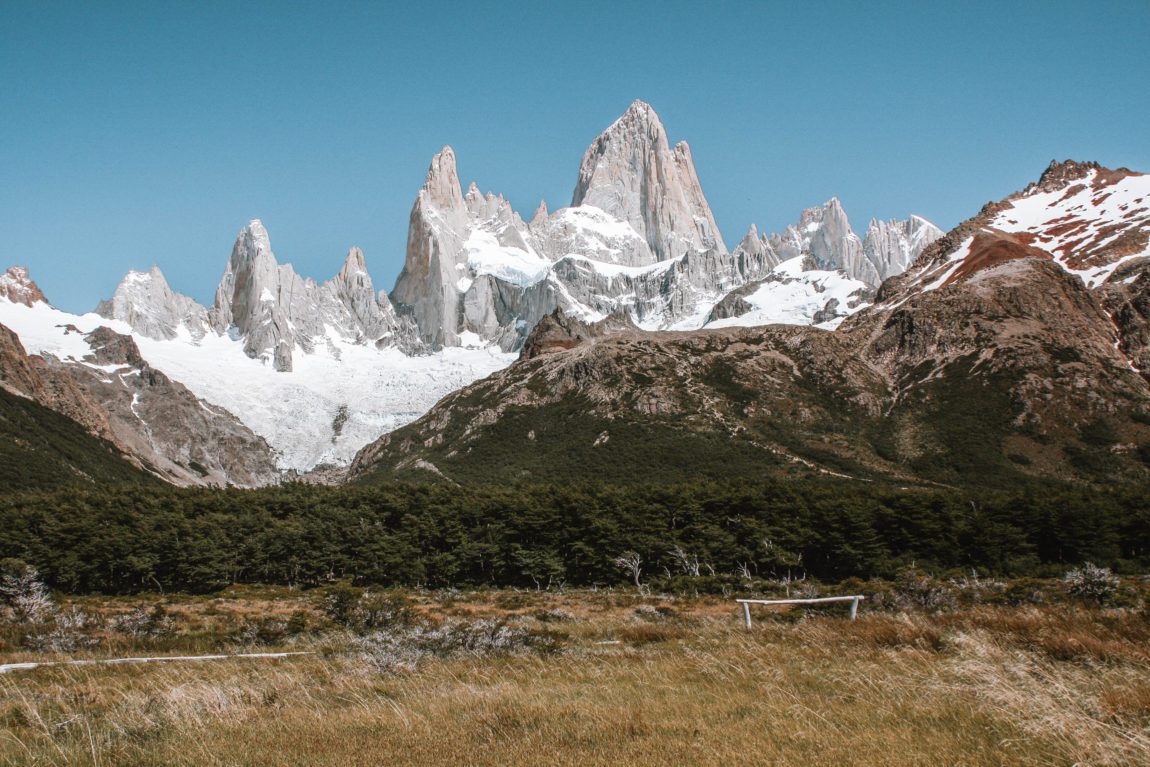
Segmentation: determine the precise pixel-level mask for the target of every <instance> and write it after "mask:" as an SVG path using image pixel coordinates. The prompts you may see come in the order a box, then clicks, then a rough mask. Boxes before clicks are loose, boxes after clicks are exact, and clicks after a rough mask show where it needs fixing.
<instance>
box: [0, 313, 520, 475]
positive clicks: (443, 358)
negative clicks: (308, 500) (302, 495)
mask: <svg viewBox="0 0 1150 767" xmlns="http://www.w3.org/2000/svg"><path fill="white" fill-rule="evenodd" d="M0 324H4V325H7V326H8V327H10V328H11V329H12V330H13V331H15V332H16V334H17V335H19V336H20V340H21V342H22V343H23V344H24V347H25V349H26V350H27V352H28V353H29V354H40V355H52V356H54V357H57V358H58V359H61V360H65V361H68V360H71V361H75V362H80V363H83V358H84V357H85V356H86V355H87V354H89V353H90V352H91V350H90V349H89V347H88V344H87V342H85V341H84V338H83V336H84V335H85V334H87V333H90V332H91V331H93V330H95V329H96V328H97V327H99V326H100V325H105V326H107V327H110V328H112V329H113V330H115V331H116V332H117V333H123V334H125V335H131V336H132V337H133V338H134V339H135V341H136V344H137V345H138V346H139V347H140V352H141V354H142V355H143V357H144V359H145V360H147V361H148V363H149V364H150V365H152V367H154V368H156V369H158V370H161V371H163V372H164V373H165V374H167V375H168V376H169V377H170V378H172V379H174V380H176V381H179V382H180V383H182V384H184V385H185V386H187V387H188V389H190V390H191V391H192V393H193V394H195V395H196V396H197V397H199V398H201V399H203V400H204V401H205V402H208V403H210V404H212V405H215V406H218V407H222V408H224V409H226V410H228V411H229V412H231V413H232V415H234V416H236V418H238V419H239V420H240V421H242V422H243V423H244V425H246V426H247V427H248V428H250V429H251V430H252V431H254V432H255V433H256V434H258V435H260V436H262V437H263V438H264V439H266V440H267V441H268V444H269V445H271V447H272V448H273V449H274V450H275V451H276V452H277V462H278V464H279V466H280V468H282V469H295V470H297V471H306V470H308V469H311V468H313V467H315V466H316V465H319V464H325V463H330V464H336V465H345V464H347V463H349V462H350V461H351V459H352V458H353V457H354V456H355V453H356V452H357V451H358V450H359V449H360V448H362V447H363V446H364V445H366V444H367V443H369V442H371V441H372V440H374V439H376V438H378V437H379V436H380V435H382V434H385V433H386V432H389V431H392V430H394V429H397V428H399V427H401V426H403V425H405V424H407V423H410V422H411V421H414V420H415V419H417V418H419V417H420V416H421V415H423V414H424V413H426V412H427V411H428V410H429V409H431V406H432V405H434V404H435V403H436V402H438V401H439V400H440V399H441V398H443V397H444V396H446V395H447V394H449V393H451V392H453V391H455V390H456V389H459V388H461V387H463V386H466V385H467V384H469V383H471V382H473V381H475V380H478V379H480V378H483V377H485V376H487V375H490V374H491V373H494V372H495V371H497V370H500V369H502V368H504V367H506V366H507V365H510V364H511V362H512V361H513V360H514V359H515V357H516V355H515V354H506V353H502V352H500V351H499V349H498V347H481V348H474V347H473V348H447V349H444V350H443V351H442V352H439V353H437V354H431V355H426V356H418V357H408V356H406V355H405V354H403V353H401V352H399V351H396V350H395V349H386V350H376V349H374V348H371V347H367V346H359V345H356V344H353V343H349V342H345V341H339V340H335V341H331V342H330V343H328V342H327V341H325V342H324V343H322V344H317V345H316V351H315V353H313V354H303V353H300V352H299V351H298V349H297V354H295V355H294V360H293V362H294V368H295V369H294V370H293V371H292V372H288V373H278V372H276V371H275V370H274V369H273V368H272V366H271V365H270V364H265V363H263V362H261V361H259V360H254V359H251V358H250V357H248V356H247V355H246V354H244V352H243V342H242V341H240V340H233V339H231V338H229V337H227V336H217V335H215V334H214V333H208V334H206V335H205V336H204V337H203V338H201V339H199V340H198V341H197V340H196V339H193V338H192V337H191V335H190V334H189V333H187V331H186V329H185V328H183V327H181V328H180V334H179V335H178V336H177V338H175V339H173V340H171V341H157V340H153V339H150V338H145V337H143V336H140V335H139V334H135V333H132V331H131V328H129V327H128V326H127V324H125V323H123V322H117V321H115V320H109V319H106V318H104V317H101V316H99V315H97V314H92V313H89V314H83V315H74V314H69V313H67V312H62V311H60V310H58V309H55V308H53V307H51V306H48V305H47V304H42V303H37V304H34V305H33V306H32V307H27V306H23V305H20V304H13V303H11V302H9V301H7V300H3V299H0ZM69 326H71V328H69ZM83 364H87V363H83ZM89 366H90V367H96V366H93V365H89ZM341 408H342V409H345V412H346V421H345V422H344V423H343V424H342V425H341V426H338V427H337V416H338V415H340V413H341Z"/></svg>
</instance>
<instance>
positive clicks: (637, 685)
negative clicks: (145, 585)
mask: <svg viewBox="0 0 1150 767" xmlns="http://www.w3.org/2000/svg"><path fill="white" fill-rule="evenodd" d="M1030 586H1033V587H1034V588H1038V589H1041V588H1044V587H1043V586H1041V585H1034V584H1030ZM1028 587H1029V586H1028ZM1045 588H1048V587H1045ZM971 602H972V600H959V601H957V602H954V603H951V604H949V605H947V606H946V607H945V608H943V609H929V608H927V607H925V606H924V607H920V608H916V607H914V606H910V607H906V606H904V607H895V606H893V605H891V604H889V603H887V604H884V603H882V600H881V599H879V600H876V601H873V602H872V603H871V604H869V605H868V603H866V602H864V603H863V608H862V610H861V613H860V617H859V619H858V620H856V621H850V620H847V619H846V617H845V614H846V610H845V607H843V606H842V605H838V606H835V607H828V608H826V609H824V610H819V611H813V610H807V611H801V610H790V611H783V610H777V609H773V608H764V607H760V608H757V609H756V611H755V616H756V621H755V625H754V627H753V628H752V629H751V630H747V629H746V628H744V627H743V625H742V616H741V613H740V611H739V610H738V609H737V606H736V605H735V603H734V602H733V601H732V600H731V599H729V598H722V597H718V596H657V595H646V594H640V593H637V592H635V591H603V590H601V591H572V592H565V593H549V592H536V591H476V592H458V591H439V592H418V591H405V592H380V593H377V594H372V593H370V592H368V593H364V592H360V591H356V590H352V589H350V588H344V589H343V590H341V589H340V588H338V587H337V588H333V589H328V590H326V591H321V590H316V591H312V592H301V591H296V590H289V589H284V588H275V589H273V588H254V587H248V588H233V589H229V590H227V591H224V592H222V593H220V594H217V595H214V596H197V597H189V596H178V595H177V596H166V597H161V596H152V597H147V596H135V597H131V598H128V597H124V598H116V597H78V598H71V599H63V600H61V608H62V614H73V615H75V614H84V615H86V616H88V618H87V620H88V624H87V625H88V626H89V628H88V629H87V630H86V631H87V633H86V634H85V636H86V639H85V641H84V642H82V643H80V644H78V645H76V646H73V647H71V648H70V649H69V651H68V652H60V651H58V650H52V649H41V650H39V651H32V650H29V649H27V642H24V643H23V644H22V643H21V640H20V637H19V631H17V630H16V629H15V628H14V627H13V626H11V625H9V626H7V627H6V628H5V632H6V633H4V634H3V635H0V662H2V663H12V662H18V661H46V660H53V659H57V660H58V659H63V658H78V657H89V658H98V657H105V658H109V657H123V656H127V655H174V654H196V653H211V652H269V651H277V650H285V651H293V652H309V653H313V654H310V655H295V656H291V657H287V658H282V659H267V658H232V659H225V660H212V661H176V662H167V663H146V664H132V665H79V666H77V665H55V666H42V667H40V668H36V669H29V670H15V671H11V672H9V673H6V674H3V675H0V764H6V765H141V766H142V765H237V766H238V765H253V766H254V765H268V766H271V765H300V766H301V767H302V766H303V765H332V766H333V767H334V766H336V765H338V766H339V767H346V766H352V765H378V764H428V765H438V764H444V765H448V764H450V765H506V764H522V765H568V764H569V765H618V764H628V765H668V764H700V765H707V764H715V765H718V764H780V765H787V764H795V765H843V764H852V765H896V766H897V765H972V766H973V765H1050V764H1065V765H1073V764H1079V765H1135V764H1147V763H1150V622H1148V621H1147V618H1146V615H1145V614H1144V613H1143V612H1142V611H1141V608H1140V607H1135V606H1125V607H1100V606H1089V605H1085V604H1079V603H1074V602H1069V601H1065V600H1046V599H1042V598H1037V597H1036V598H1035V599H1034V600H1032V602H1033V603H1030V604H1002V603H997V604H995V603H981V604H979V603H971ZM157 604H159V605H162V606H163V609H162V610H161V611H159V612H158V613H157V611H156V610H155V605H157ZM125 616H127V617H125ZM133 617H134V619H135V620H134V621H133V620H132V618H133Z"/></svg>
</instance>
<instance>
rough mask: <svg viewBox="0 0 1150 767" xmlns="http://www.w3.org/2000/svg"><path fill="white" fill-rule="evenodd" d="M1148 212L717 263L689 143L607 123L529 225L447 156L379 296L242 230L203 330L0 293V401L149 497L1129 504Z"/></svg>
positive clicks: (432, 175)
mask: <svg viewBox="0 0 1150 767" xmlns="http://www.w3.org/2000/svg"><path fill="white" fill-rule="evenodd" d="M1148 202H1150V184H1148V183H1147V177H1146V176H1144V175H1142V174H1137V173H1133V172H1131V171H1127V170H1124V169H1122V170H1117V171H1114V170H1108V169H1105V168H1101V167H1099V166H1097V165H1094V164H1088V163H1086V164H1084V163H1075V162H1069V161H1068V162H1065V163H1052V164H1051V166H1050V167H1049V168H1048V169H1047V170H1046V172H1045V173H1044V174H1043V175H1042V177H1041V178H1040V179H1039V181H1038V182H1036V183H1035V184H1032V185H1031V186H1030V187H1028V188H1027V189H1025V190H1023V191H1022V192H1020V193H1018V194H1016V195H1012V196H1011V197H1008V198H1006V199H1005V200H1003V201H1001V202H997V203H991V204H988V205H987V206H986V207H984V208H983V209H982V211H980V212H979V213H978V214H977V215H976V216H974V217H972V218H971V219H969V220H967V221H964V222H963V223H962V224H960V225H959V226H958V227H956V228H955V229H954V230H952V231H951V232H949V233H946V234H945V235H944V234H943V232H942V231H941V230H939V229H938V228H937V227H935V226H934V225H933V224H931V223H930V222H928V221H926V220H925V219H923V218H921V217H919V216H913V215H912V216H910V217H909V218H907V219H906V220H892V221H872V222H870V224H869V226H868V228H867V230H866V232H865V233H864V235H863V236H862V237H861V238H860V237H859V236H858V235H856V234H855V233H854V232H853V231H852V229H851V226H850V223H849V221H848V218H847V215H846V213H845V211H844V210H843V208H842V205H841V204H840V203H839V201H838V200H837V199H831V200H829V201H828V202H826V203H825V204H824V205H821V206H817V207H812V208H809V209H807V210H805V211H803V212H802V214H801V215H800V217H799V220H798V222H797V223H796V224H794V225H792V226H790V227H788V228H787V229H786V230H785V231H784V232H782V233H778V234H771V235H761V234H760V233H759V232H758V229H757V227H755V226H754V225H752V226H751V227H750V229H749V231H748V232H747V234H746V235H745V236H744V237H743V238H742V240H741V241H739V243H738V244H737V245H736V246H735V247H734V249H732V250H728V248H727V246H726V244H725V242H724V239H723V237H722V235H721V234H720V232H719V230H718V227H717V225H716V224H715V219H714V216H713V214H712V212H711V210H710V208H709V206H708V204H707V201H706V198H705V197H704V195H703V191H702V188H701V186H700V184H699V179H698V175H697V173H696V171H695V166H694V160H693V157H692V153H691V150H690V148H689V146H688V145H687V144H686V143H685V142H680V143H678V144H676V145H674V146H672V145H671V144H670V141H669V139H668V137H667V133H666V130H665V129H664V127H663V125H662V123H661V121H660V120H659V118H658V116H657V115H656V114H655V112H654V110H653V109H652V108H651V107H650V106H649V105H647V104H645V103H643V102H641V101H636V102H634V103H633V104H632V105H631V106H630V107H629V108H628V109H627V111H626V112H625V113H624V114H623V115H622V116H621V117H620V118H619V119H618V120H616V121H615V122H614V123H613V124H612V125H611V126H609V127H608V128H607V129H606V130H605V131H604V132H603V133H602V134H600V135H599V136H598V137H597V138H596V139H595V140H594V141H593V142H592V143H591V145H590V146H589V147H588V149H587V151H586V153H585V154H584V157H583V160H582V163H581V164H580V167H579V173H578V177H577V182H576V185H575V189H574V192H573V195H572V201H571V205H570V206H568V207H566V208H561V209H558V210H555V211H553V212H552V211H550V210H549V209H548V207H547V205H546V204H545V203H540V205H539V207H538V209H537V210H536V211H535V213H534V214H533V215H532V216H531V218H530V220H528V221H525V220H524V218H523V217H521V216H520V215H519V214H518V213H517V212H516V211H515V210H513V209H512V207H511V205H510V203H509V202H508V201H507V200H505V199H504V198H503V197H501V196H498V195H495V194H492V193H487V194H484V193H482V192H481V191H480V190H479V188H478V186H477V185H475V184H474V183H472V184H471V185H470V186H469V188H468V190H467V191H466V192H464V191H463V190H462V187H461V185H460V182H459V177H458V171H457V164H456V157H455V153H454V152H453V151H452V149H451V148H450V147H445V148H444V149H443V150H442V151H441V152H440V153H438V154H437V155H436V156H435V157H434V158H433V159H432V162H431V164H430V167H429V170H428V174H427V178H426V181H425V183H424V185H423V187H422V188H421V189H420V190H419V192H418V193H417V195H416V200H415V203H414V205H413V207H412V211H411V217H410V222H409V232H408V239H407V247H406V257H405V263H404V267H403V270H402V272H401V273H400V275H399V277H398V279H397V281H396V284H395V286H394V289H393V290H392V291H391V292H390V293H386V292H383V291H378V292H377V291H376V289H375V287H374V284H373V282H372V280H371V277H370V275H369V274H368V270H367V266H366V262H365V259H364V255H363V253H362V252H360V251H359V250H358V249H356V248H352V249H351V250H350V251H349V253H348V256H347V258H346V260H345V261H344V263H343V265H342V267H341V268H340V270H339V271H338V272H337V273H336V275H335V276H334V277H333V278H332V279H330V280H328V281H327V282H323V283H317V282H315V281H313V280H311V279H308V278H304V277H301V276H300V275H298V274H297V273H296V272H295V271H294V269H293V268H292V267H291V266H290V265H289V264H280V263H279V262H278V261H277V259H276V257H275V255H274V253H273V251H272V247H271V242H270V238H269V235H268V232H267V231H266V229H265V228H264V226H263V225H262V224H261V223H260V222H259V221H252V222H250V223H249V224H248V225H246V226H245V227H243V229H242V230H241V231H240V233H239V235H238V236H237V238H236V243H235V246H234V247H233V250H232V254H231V257H230V258H229V260H228V262H227V265H226V267H225V270H224V274H223V277H222V278H221V281H220V283H219V287H218V289H217V291H216V295H215V300H214V302H213V304H212V305H211V306H210V307H206V306H202V305H200V304H198V303H197V302H196V301H194V300H193V299H191V298H189V297H187V296H184V295H181V294H179V293H177V292H174V291H172V290H171V288H170V287H169V286H168V284H167V282H166V280H165V278H164V276H163V274H162V273H161V272H160V271H159V269H157V268H153V269H151V270H150V271H148V272H131V273H129V274H128V275H127V276H126V277H125V278H124V280H123V281H122V282H121V283H120V285H119V287H118V288H117V289H116V291H115V294H114V295H113V296H112V297H111V298H110V299H108V300H106V301H103V302H101V303H100V304H99V306H98V307H97V308H96V311H95V312H93V313H91V314H85V315H71V314H67V313H65V312H61V311H59V310H57V309H55V308H53V307H51V306H50V304H48V302H47V299H46V298H45V297H44V296H43V294H42V293H41V292H40V291H39V289H38V288H37V287H36V286H35V283H34V282H33V281H32V280H31V278H30V276H29V275H28V273H27V271H26V270H23V269H21V268H19V267H15V268H12V269H10V270H9V271H8V272H7V273H6V274H5V275H3V276H2V277H0V325H4V326H7V328H10V329H11V331H13V332H10V333H8V334H7V336H6V338H7V343H6V344H5V345H3V346H0V351H2V352H3V354H2V355H0V386H3V387H4V388H5V389H7V390H8V391H9V392H12V393H15V394H17V395H19V396H22V397H24V398H26V399H30V400H33V401H35V402H36V403H38V404H40V405H43V406H45V407H48V408H51V409H53V410H55V411H56V412H58V413H61V414H63V415H64V416H67V417H68V418H71V419H73V420H75V421H76V422H77V423H79V424H81V425H83V427H84V428H85V429H86V430H87V431H88V432H89V433H90V434H92V435H95V436H97V437H99V438H100V439H102V440H104V441H105V443H106V444H110V445H112V446H114V450H116V451H118V452H119V453H120V454H121V456H122V457H124V458H125V459H126V460H127V461H129V462H130V463H133V464H135V465H136V466H137V467H139V468H141V469H142V470H144V471H147V472H149V473H151V474H153V475H157V476H159V477H161V478H163V479H165V480H167V481H170V482H174V483H177V484H211V485H223V484H231V485H238V486H256V485H263V484H270V483H274V482H277V481H280V480H281V479H283V478H285V477H299V476H306V477H309V478H315V479H317V480H320V481H337V480H340V479H342V478H343V476H344V474H345V473H346V472H350V475H351V477H352V478H354V479H356V480H358V481H370V480H371V479H372V478H381V477H407V476H413V477H415V476H423V477H432V478H436V479H447V480H450V481H470V480H482V479H500V480H504V479H516V478H532V477H555V476H559V475H567V474H569V473H571V472H573V471H574V473H580V472H584V473H586V474H587V475H588V476H592V477H599V478H605V477H612V476H615V475H616V474H618V475H619V478H621V479H622V478H625V477H626V476H629V475H633V474H634V472H635V471H636V470H637V468H638V467H643V468H644V470H646V471H649V472H651V473H652V474H665V475H668V476H674V475H681V474H691V473H700V474H714V475H724V474H729V473H730V472H732V471H743V472H751V473H752V474H753V473H756V472H757V473H764V472H765V473H783V474H791V473H796V472H798V473H810V472H814V473H824V472H829V473H835V474H845V475H848V476H855V477H860V478H867V479H870V478H878V477H888V478H894V479H898V480H899V481H911V480H915V481H930V482H944V483H946V482H955V481H960V480H961V479H962V478H963V477H970V476H974V475H976V474H980V473H981V475H983V476H987V477H999V478H1003V479H1004V481H1005V480H1006V479H1007V478H1009V477H1013V476H1024V475H1028V474H1036V475H1043V476H1045V475H1055V474H1061V475H1065V474H1070V475H1073V476H1080V477H1083V478H1087V479H1090V478H1097V477H1098V476H1102V475H1105V474H1110V475H1114V476H1118V475H1129V476H1131V477H1136V476H1141V475H1142V474H1143V473H1144V472H1145V464H1144V461H1143V457H1144V455H1143V453H1144V452H1150V450H1147V451H1144V450H1143V445H1144V444H1150V427H1147V425H1146V422H1150V390H1148V389H1147V383H1146V379H1145V376H1144V375H1143V374H1142V373H1141V371H1142V370H1144V369H1146V368H1147V366H1148V365H1150V360H1147V359H1145V358H1146V357H1147V356H1150V321H1148V320H1147V317H1148V316H1150V300H1148V299H1147V292H1146V286H1147V284H1150V277H1147V275H1146V274H1145V266H1146V264H1147V257H1148V256H1150V245H1148V241H1150V214H1148V213H1147V209H1148V207H1150V206H1148ZM779 323H783V324H782V325H780V324H779ZM441 398H442V401H440V400H441ZM437 402H438V404H436V403H437ZM429 409H430V412H429Z"/></svg>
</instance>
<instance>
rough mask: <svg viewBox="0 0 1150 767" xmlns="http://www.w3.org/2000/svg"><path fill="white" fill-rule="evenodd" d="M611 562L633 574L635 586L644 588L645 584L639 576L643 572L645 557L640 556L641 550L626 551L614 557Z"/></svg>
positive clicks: (632, 578)
mask: <svg viewBox="0 0 1150 767" xmlns="http://www.w3.org/2000/svg"><path fill="white" fill-rule="evenodd" d="M611 564H613V565H615V567H618V568H619V569H620V570H623V571H624V572H626V573H628V574H629V575H630V576H631V580H633V581H634V582H635V588H637V589H642V588H643V585H642V584H641V583H640V582H639V578H640V576H642V574H643V558H642V557H641V556H639V552H637V551H624V552H623V553H622V554H620V555H619V556H617V557H615V558H614V559H612V560H611Z"/></svg>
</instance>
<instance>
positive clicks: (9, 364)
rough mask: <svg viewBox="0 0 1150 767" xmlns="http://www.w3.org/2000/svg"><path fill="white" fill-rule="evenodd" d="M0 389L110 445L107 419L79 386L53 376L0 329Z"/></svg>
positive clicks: (7, 330)
mask: <svg viewBox="0 0 1150 767" xmlns="http://www.w3.org/2000/svg"><path fill="white" fill-rule="evenodd" d="M0 388H3V389H5V390H7V391H9V392H11V393H13V394H16V395H19V396H21V397H25V398H27V399H30V400H32V401H34V402H37V403H39V404H41V405H43V406H44V407H46V408H48V409H49V410H54V411H56V412H57V413H60V414H61V415H63V416H66V417H68V418H71V419H72V420H73V421H75V422H76V423H78V424H80V425H81V426H82V427H84V430H85V431H87V432H88V433H90V434H92V435H93V436H96V437H99V438H100V439H104V440H108V441H112V427H111V425H110V424H109V423H108V415H107V413H105V412H104V411H103V409H102V408H100V406H99V404H98V403H97V402H96V401H95V400H94V399H93V398H92V397H91V395H90V394H89V393H88V392H87V390H85V389H84V388H83V387H82V386H79V385H77V384H75V383H74V382H73V381H72V380H71V378H70V377H68V376H57V375H54V374H53V373H52V371H51V369H50V366H49V364H48V362H47V361H46V360H45V359H44V358H43V357H37V356H31V355H28V354H27V353H26V352H25V350H24V345H23V344H22V343H21V342H20V338H19V337H18V336H17V335H16V334H15V333H14V332H13V331H12V330H11V329H10V328H8V327H6V326H4V325H0Z"/></svg>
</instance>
